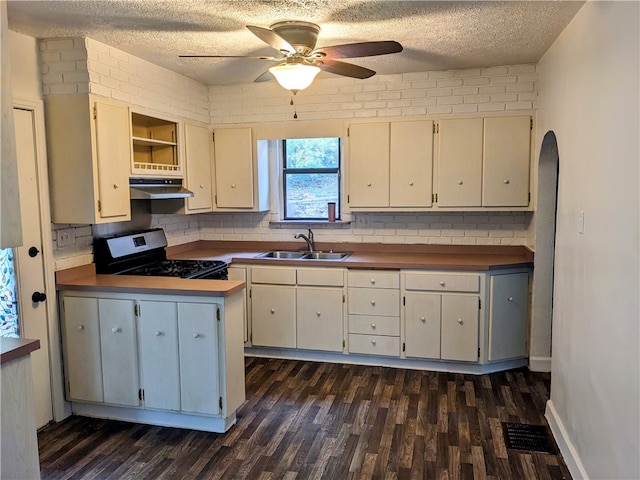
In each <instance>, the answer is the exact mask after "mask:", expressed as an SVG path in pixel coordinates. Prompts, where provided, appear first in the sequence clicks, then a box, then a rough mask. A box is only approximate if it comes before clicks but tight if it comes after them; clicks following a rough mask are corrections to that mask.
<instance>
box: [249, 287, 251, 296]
mask: <svg viewBox="0 0 640 480" xmlns="http://www.w3.org/2000/svg"><path fill="white" fill-rule="evenodd" d="M249 298H251V289H249Z"/></svg>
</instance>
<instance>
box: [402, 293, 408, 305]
mask: <svg viewBox="0 0 640 480" xmlns="http://www.w3.org/2000/svg"><path fill="white" fill-rule="evenodd" d="M406 304H407V297H405V296H404V295H403V296H402V305H406Z"/></svg>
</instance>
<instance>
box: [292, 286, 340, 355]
mask: <svg viewBox="0 0 640 480" xmlns="http://www.w3.org/2000/svg"><path fill="white" fill-rule="evenodd" d="M342 296H343V293H342V289H341V288H311V287H298V291H297V298H296V322H297V327H296V333H297V348H305V349H308V350H326V351H331V352H341V351H342V340H343V325H342V324H343V310H342V306H343V303H342Z"/></svg>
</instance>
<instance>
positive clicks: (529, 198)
mask: <svg viewBox="0 0 640 480" xmlns="http://www.w3.org/2000/svg"><path fill="white" fill-rule="evenodd" d="M527 200H528V202H529V203H531V192H529V196H528V197H527Z"/></svg>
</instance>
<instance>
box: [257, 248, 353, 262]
mask: <svg viewBox="0 0 640 480" xmlns="http://www.w3.org/2000/svg"><path fill="white" fill-rule="evenodd" d="M347 255H349V254H348V253H344V252H291V251H285V250H272V251H270V252H264V253H261V254H259V255H256V258H281V259H289V260H342V259H344V258H345V257H347Z"/></svg>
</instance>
